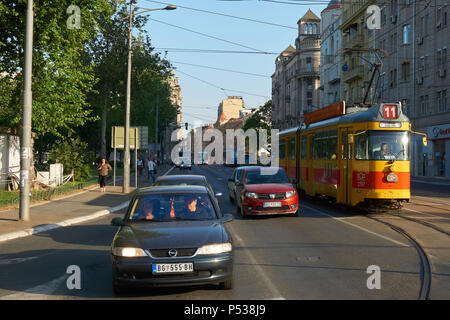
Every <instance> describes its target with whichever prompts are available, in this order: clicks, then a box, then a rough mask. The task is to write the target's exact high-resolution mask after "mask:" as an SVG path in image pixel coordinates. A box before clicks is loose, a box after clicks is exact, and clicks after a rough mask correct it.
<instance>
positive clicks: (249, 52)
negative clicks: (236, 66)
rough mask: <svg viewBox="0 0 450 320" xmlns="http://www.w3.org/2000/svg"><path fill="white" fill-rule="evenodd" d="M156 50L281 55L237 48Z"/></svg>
mask: <svg viewBox="0 0 450 320" xmlns="http://www.w3.org/2000/svg"><path fill="white" fill-rule="evenodd" d="M154 50H155V51H170V52H192V53H227V54H228V53H237V54H267V55H279V53H276V52H261V51H236V50H212V49H195V48H192V49H190V48H154Z"/></svg>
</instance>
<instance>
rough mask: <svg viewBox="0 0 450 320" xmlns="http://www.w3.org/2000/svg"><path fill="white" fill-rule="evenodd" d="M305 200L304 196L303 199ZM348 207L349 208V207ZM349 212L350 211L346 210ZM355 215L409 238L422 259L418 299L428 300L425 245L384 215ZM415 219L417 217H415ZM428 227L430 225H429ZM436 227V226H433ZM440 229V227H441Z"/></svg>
mask: <svg viewBox="0 0 450 320" xmlns="http://www.w3.org/2000/svg"><path fill="white" fill-rule="evenodd" d="M306 198H307V199H308V200H309V201H311V202H313V203H314V204H315V205H319V207H322V206H324V205H325V206H327V207H328V206H330V205H331V206H333V205H334V206H335V205H336V204H335V203H331V202H330V201H326V202H325V201H320V203H318V200H319V199H317V198H315V197H310V196H306ZM302 200H304V198H303V199H302ZM333 209H336V207H333ZM341 209H342V208H341ZM347 209H348V208H347ZM346 212H347V213H348V211H346ZM354 213H355V215H358V216H360V217H365V218H367V219H369V220H373V221H376V222H378V223H381V224H384V225H385V226H388V227H389V228H390V229H392V230H393V231H395V232H396V233H398V234H399V235H401V236H402V237H403V238H405V239H406V240H408V242H409V243H410V244H411V245H412V246H413V247H414V248H415V250H416V252H417V255H418V256H419V260H420V281H421V284H420V290H419V295H418V299H419V300H428V299H429V295H430V291H431V283H432V271H431V264H430V260H429V259H428V255H427V254H426V252H425V250H424V249H423V247H422V246H421V244H420V243H419V242H418V241H417V240H416V239H415V238H414V237H413V236H412V235H411V234H409V233H408V232H407V231H405V230H404V229H403V228H401V227H399V226H396V225H394V224H392V223H389V222H387V221H384V220H381V219H382V218H383V215H380V214H378V216H377V214H374V213H368V214H361V212H360V211H358V212H354ZM384 215H385V216H386V215H390V216H395V217H401V216H397V215H393V214H384ZM414 220H415V219H414ZM412 222H417V221H412ZM427 227H428V225H427ZM433 229H434V228H433ZM439 229H440V228H439ZM436 231H440V232H442V231H443V233H446V234H447V232H446V231H445V230H436Z"/></svg>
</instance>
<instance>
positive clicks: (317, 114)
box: [305, 101, 345, 124]
mask: <svg viewBox="0 0 450 320" xmlns="http://www.w3.org/2000/svg"><path fill="white" fill-rule="evenodd" d="M344 114H345V101H340V102H337V103H334V104H332V105H329V106H328V107H324V108H322V109H319V110H315V111H311V112H308V113H306V114H305V124H310V123H314V122H318V121H322V120H326V119H330V118H334V117H339V116H342V115H344Z"/></svg>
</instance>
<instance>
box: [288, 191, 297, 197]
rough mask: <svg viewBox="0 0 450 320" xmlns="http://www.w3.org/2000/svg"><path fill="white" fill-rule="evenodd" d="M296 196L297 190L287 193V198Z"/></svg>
mask: <svg viewBox="0 0 450 320" xmlns="http://www.w3.org/2000/svg"><path fill="white" fill-rule="evenodd" d="M296 194H297V191H295V190H292V191H287V192H286V198H290V197H293V196H295V195H296Z"/></svg>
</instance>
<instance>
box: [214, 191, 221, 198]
mask: <svg viewBox="0 0 450 320" xmlns="http://www.w3.org/2000/svg"><path fill="white" fill-rule="evenodd" d="M215 196H216V197H217V198H220V197H221V196H223V194H222V192H219V193H216V194H215Z"/></svg>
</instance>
